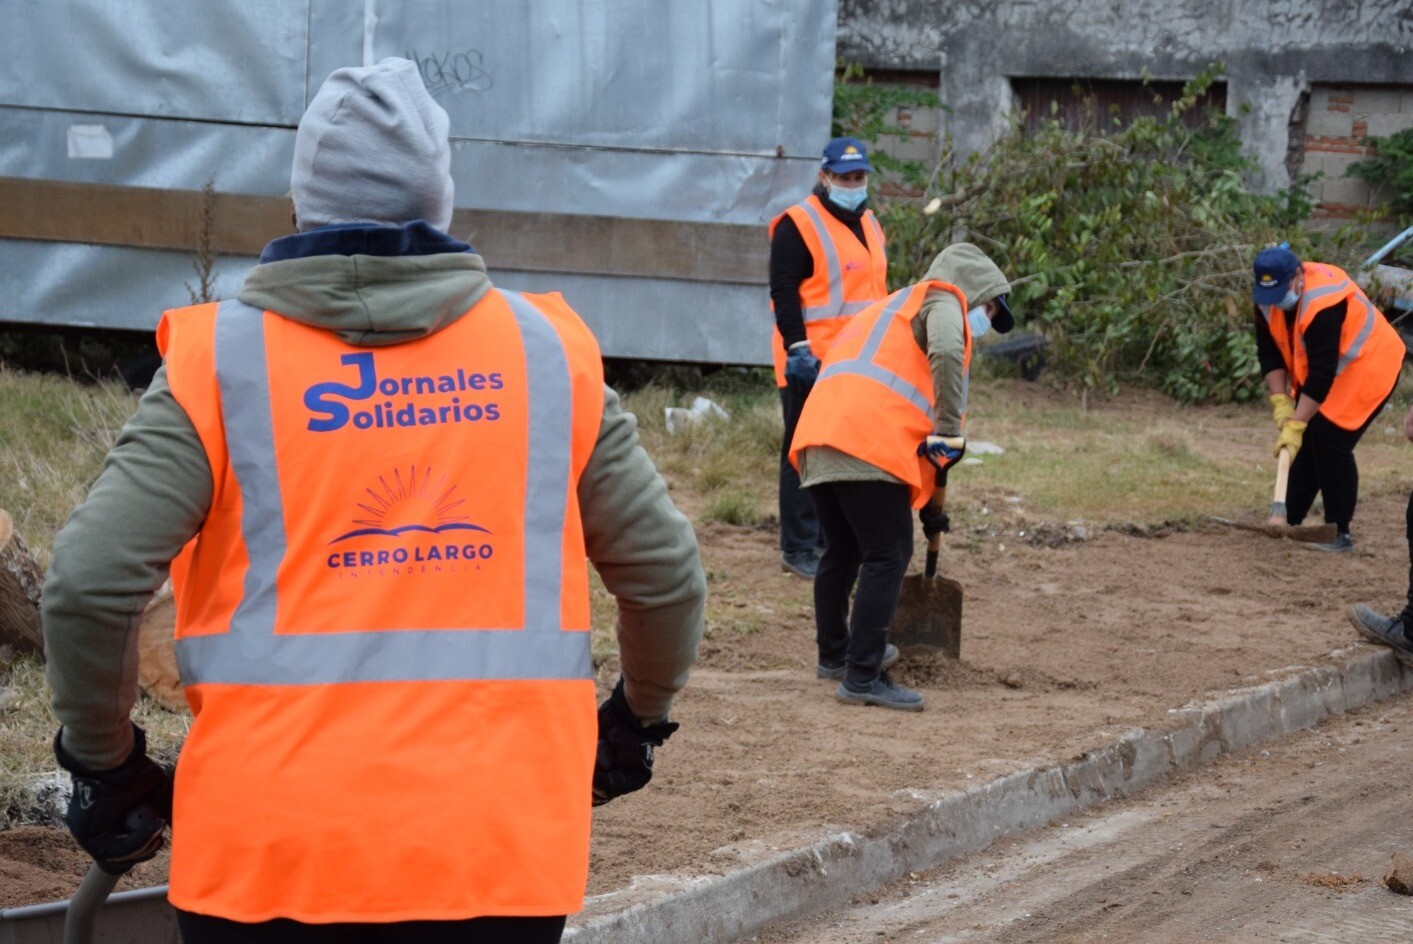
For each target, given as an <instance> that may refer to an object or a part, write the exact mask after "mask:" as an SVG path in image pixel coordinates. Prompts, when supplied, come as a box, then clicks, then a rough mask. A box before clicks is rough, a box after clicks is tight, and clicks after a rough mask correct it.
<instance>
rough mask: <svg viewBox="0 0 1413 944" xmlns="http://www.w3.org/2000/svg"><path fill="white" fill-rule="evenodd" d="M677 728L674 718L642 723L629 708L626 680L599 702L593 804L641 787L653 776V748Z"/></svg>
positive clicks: (603, 802)
mask: <svg viewBox="0 0 1413 944" xmlns="http://www.w3.org/2000/svg"><path fill="white" fill-rule="evenodd" d="M676 730H677V722H675V721H659V722H657V723H656V724H649V725H646V726H645V725H643V724H642V722H640V721H639V720H638V718H637V716H635V715H634V714H633V711H632V709H630V708H629V707H628V696H626V695H624V694H623V679H621V678H620V679H619V680H618V684H617V685H615V686H614V687H613V694H612V695H609V696H608V698H607V699H606V700H605V701H604V703H603V704H602V705H599V752H598V757H597V759H596V760H595V762H594V806H602V805H603V804H605V803H607V802H608V801H609V800H612V799H613V798H614V797H617V796H622V795H623V794H625V793H632V792H633V791H634V790H641V789H643V787H645V786H647V785H648V781H649V780H651V779H653V748H656V747H661V746H662V742H663V741H666V740H667V739H668V738H669V737H671V736H672V732H673V731H676Z"/></svg>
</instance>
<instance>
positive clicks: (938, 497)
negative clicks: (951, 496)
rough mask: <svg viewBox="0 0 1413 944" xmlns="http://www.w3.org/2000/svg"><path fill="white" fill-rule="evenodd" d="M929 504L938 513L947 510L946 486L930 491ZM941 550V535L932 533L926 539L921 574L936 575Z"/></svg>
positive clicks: (930, 576)
mask: <svg viewBox="0 0 1413 944" xmlns="http://www.w3.org/2000/svg"><path fill="white" fill-rule="evenodd" d="M928 504H929V505H931V506H933V507H934V508H936V509H937V511H938V513H939V514H940V513H941V512H943V511H946V510H947V486H945V485H942V486H939V487H938V488H936V489H935V490H934V491H933V492H932V500H931V501H929V502H928ZM941 550H942V535H941V534H940V533H939V534H934V535H933V536H932V537H930V538H928V539H927V560H926V561H925V562H924V564H923V568H922V575H923V576H924V577H927V578H929V579H930V578H932V577H936V576H937V555H938V553H939V552H940V551H941Z"/></svg>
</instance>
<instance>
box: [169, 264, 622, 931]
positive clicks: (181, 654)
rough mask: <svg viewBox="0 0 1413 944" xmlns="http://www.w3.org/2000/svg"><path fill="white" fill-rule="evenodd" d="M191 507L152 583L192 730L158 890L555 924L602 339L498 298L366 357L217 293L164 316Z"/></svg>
mask: <svg viewBox="0 0 1413 944" xmlns="http://www.w3.org/2000/svg"><path fill="white" fill-rule="evenodd" d="M158 343H159V346H160V348H161V350H162V352H163V354H164V356H165V358H166V365H167V380H168V383H169V384H170V387H171V391H172V394H173V396H174V397H175V398H176V400H177V402H178V403H179V404H180V405H181V406H182V408H183V409H184V410H185V411H186V413H187V415H188V416H190V417H191V421H192V423H193V425H194V426H195V428H196V431H197V434H198V435H199V436H200V439H201V443H202V446H203V447H204V448H205V451H206V455H207V458H208V460H209V461H210V465H211V473H212V484H213V492H212V501H211V507H210V511H209V512H208V515H207V518H206V520H205V521H204V522H203V524H202V525H201V530H200V531H199V532H198V533H197V535H196V537H195V538H193V539H192V541H191V542H190V543H189V544H188V545H187V546H186V547H185V548H184V549H183V550H182V552H181V554H180V556H179V557H178V558H177V559H176V560H175V561H174V562H173V565H172V585H173V589H174V593H175V596H176V605H177V623H176V648H177V658H178V663H179V666H180V670H181V677H182V681H183V683H184V684H185V686H186V695H187V699H188V701H189V702H190V704H191V709H192V713H193V715H194V721H193V723H192V726H191V730H190V733H189V734H188V736H187V738H186V743H185V745H184V746H183V748H182V753H181V759H180V762H179V764H178V767H177V774H176V803H175V809H174V815H173V823H172V825H173V831H172V835H173V839H172V857H171V869H170V877H171V885H170V892H169V896H170V899H171V902H172V904H173V905H175V906H176V907H178V908H182V909H186V910H189V911H194V912H198V913H201V914H209V915H216V916H219V917H223V918H227V919H231V920H235V921H244V922H258V921H265V920H268V919H272V918H277V917H285V918H292V919H295V920H298V921H304V922H312V923H329V922H345V921H351V922H393V921H409V920H457V919H466V918H472V917H479V916H484V915H504V916H537V915H562V914H572V913H574V912H576V911H578V910H579V909H580V907H581V906H582V902H583V895H584V889H585V885H586V880H587V875H588V863H589V818H590V804H591V796H590V783H591V780H592V776H593V766H594V755H595V750H596V744H597V738H598V734H597V732H598V725H597V717H596V706H595V697H594V683H593V667H592V663H591V659H590V652H589V628H590V618H589V586H588V573H587V563H586V556H585V550H584V536H583V531H582V524H581V521H580V514H579V506H578V501H577V498H576V490H577V486H578V482H579V477H580V475H581V474H582V473H583V470H584V467H585V465H586V463H587V462H588V459H589V455H590V453H591V452H592V450H593V448H594V443H595V440H596V438H597V436H598V431H599V425H600V423H601V421H602V414H603V373H602V366H601V360H600V355H599V349H598V345H597V343H596V342H595V340H594V338H593V335H592V334H591V333H590V332H589V329H588V328H587V327H585V325H584V323H583V322H582V321H581V320H580V319H579V317H578V315H576V314H575V313H574V312H573V311H572V310H571V309H570V308H569V307H568V306H567V305H566V304H565V302H564V300H563V299H562V298H561V297H560V296H559V295H521V294H516V293H512V292H505V291H497V290H492V291H490V292H489V293H487V294H486V295H485V296H484V297H483V298H482V299H481V300H480V301H479V302H477V303H476V305H475V306H474V307H473V308H472V309H471V310H470V311H469V312H468V313H467V314H466V315H465V316H463V317H462V318H460V319H459V320H457V321H455V322H454V323H452V324H451V325H449V326H447V327H446V328H444V329H442V330H441V331H438V332H437V333H436V334H434V335H431V336H429V337H426V338H422V339H419V340H415V341H409V342H407V343H404V344H398V345H394V346H390V347H379V348H358V347H353V346H351V345H349V344H345V343H344V342H342V341H340V340H339V339H338V337H337V336H336V335H335V334H333V333H331V332H328V331H323V330H319V329H316V328H312V327H309V326H306V325H302V324H299V323H297V322H294V321H290V320H288V319H286V318H283V317H281V316H279V315H277V314H275V313H273V312H261V311H259V310H257V309H255V308H252V307H250V306H248V305H245V304H242V303H240V302H237V301H226V302H222V303H220V304H219V305H217V304H208V305H199V306H196V307H193V308H185V309H178V310H175V311H170V312H167V313H166V314H165V315H164V317H163V320H162V323H161V325H160V327H159V328H158Z"/></svg>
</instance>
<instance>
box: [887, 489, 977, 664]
mask: <svg viewBox="0 0 1413 944" xmlns="http://www.w3.org/2000/svg"><path fill="white" fill-rule="evenodd" d="M931 504H932V505H933V506H934V507H935V508H936V510H937V511H938V512H941V511H942V510H943V509H944V508H945V507H946V504H947V487H946V486H945V485H944V486H942V487H941V488H938V489H937V490H936V491H935V492H933V493H932V502H931ZM941 549H942V535H941V534H934V535H933V536H932V537H930V538H928V539H927V563H926V565H925V566H924V567H923V572H922V573H921V574H913V575H912V576H910V577H904V578H903V589H902V591H901V592H900V593H899V594H898V615H897V616H896V617H894V619H893V628H892V629H891V630H890V631H889V634H888V636H889V639H891V640H892V642H893V644H894V645H895V646H897V647H898V648H899V649H907V648H908V647H910V646H921V647H926V648H928V649H940V650H942V651H943V652H945V653H947V654H948V655H949V656H951V657H952V658H954V659H955V658H959V657H960V656H961V653H962V585H961V584H959V583H957V581H955V580H949V579H947V578H946V577H939V576H937V554H938V552H939V551H940V550H941Z"/></svg>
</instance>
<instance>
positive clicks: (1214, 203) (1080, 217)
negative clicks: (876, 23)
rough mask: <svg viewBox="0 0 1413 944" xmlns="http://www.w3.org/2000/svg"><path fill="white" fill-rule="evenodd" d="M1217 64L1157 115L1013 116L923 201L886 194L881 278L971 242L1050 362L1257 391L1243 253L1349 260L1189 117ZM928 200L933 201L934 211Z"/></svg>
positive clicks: (1127, 378)
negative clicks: (995, 267)
mask: <svg viewBox="0 0 1413 944" xmlns="http://www.w3.org/2000/svg"><path fill="white" fill-rule="evenodd" d="M1220 69H1221V66H1220V65H1214V66H1212V67H1210V68H1209V69H1207V70H1206V71H1204V72H1203V73H1202V74H1201V75H1200V76H1198V77H1197V78H1196V79H1194V80H1193V81H1191V82H1189V83H1188V84H1187V86H1186V87H1185V88H1184V90H1183V95H1182V97H1181V98H1180V99H1178V100H1177V101H1174V102H1172V103H1171V105H1170V106H1169V108H1168V110H1167V112H1166V113H1165V114H1162V115H1159V116H1157V117H1153V116H1143V117H1136V118H1133V119H1132V120H1130V121H1124V120H1121V119H1119V118H1117V117H1115V116H1113V115H1108V116H1104V117H1103V118H1102V119H1101V118H1100V116H1098V115H1097V114H1094V113H1093V112H1091V114H1090V115H1089V121H1088V122H1087V126H1086V128H1085V130H1081V131H1071V130H1067V129H1066V128H1065V127H1064V126H1063V125H1062V123H1061V122H1060V121H1059V120H1057V119H1051V120H1049V121H1047V122H1046V123H1044V125H1043V126H1042V127H1041V128H1040V129H1039V130H1038V131H1033V132H1031V131H1027V130H1026V129H1025V128H1024V127H1022V125H1021V123H1020V121H1019V120H1017V121H1015V122H1014V123H1013V124H1012V127H1011V129H1010V131H1009V132H1008V133H1006V134H1005V135H1003V136H1002V138H1001V139H1000V140H999V141H998V142H997V143H996V144H995V145H994V146H993V147H992V148H991V149H990V150H989V151H987V152H985V153H981V154H977V155H974V156H973V157H972V158H970V159H969V160H967V161H965V162H963V163H960V164H956V165H953V166H944V167H939V168H938V172H937V174H936V175H935V184H934V186H933V187H932V188H930V190H929V192H928V194H926V195H925V196H924V197H923V198H921V199H894V200H889V199H887V198H884V197H880V198H879V199H878V200H877V201H876V202H875V210H876V211H877V212H878V214H879V216H880V218H881V219H882V221H883V225H884V228H885V230H886V231H887V233H888V255H889V284H890V285H892V286H894V287H898V286H902V285H906V284H908V283H910V282H914V281H916V280H918V279H919V278H921V277H922V275H923V274H924V273H925V272H926V270H927V267H928V265H929V264H930V263H931V261H932V259H933V257H934V256H935V255H936V254H937V252H938V250H939V249H941V248H942V247H944V246H946V245H948V244H949V243H951V242H954V241H959V240H967V241H971V242H975V243H977V244H978V245H980V246H982V248H984V249H985V250H986V251H987V252H988V253H989V254H990V255H991V256H992V257H993V258H994V259H995V260H996V261H997V262H998V264H1000V266H1001V267H1002V269H1004V270H1005V271H1006V273H1007V274H1008V275H1009V276H1010V277H1011V280H1012V284H1013V291H1012V294H1011V305H1012V307H1013V308H1014V309H1015V310H1016V312H1017V315H1018V316H1019V318H1020V323H1021V325H1022V327H1023V328H1025V329H1028V330H1034V331H1039V332H1040V333H1043V334H1045V335H1046V336H1048V337H1049V338H1050V340H1051V342H1052V347H1051V352H1050V355H1049V362H1050V363H1051V364H1053V365H1055V366H1056V367H1057V368H1058V369H1059V370H1060V371H1061V372H1063V373H1064V375H1065V376H1066V377H1068V378H1069V379H1071V380H1072V381H1073V382H1074V383H1076V384H1078V385H1079V386H1080V387H1081V388H1083V389H1086V390H1088V389H1095V390H1101V391H1106V392H1113V391H1116V390H1117V389H1118V387H1119V386H1120V384H1121V383H1130V382H1137V383H1144V384H1147V385H1150V386H1156V387H1158V388H1160V389H1162V390H1163V391H1165V392H1166V393H1168V394H1170V395H1172V396H1174V397H1177V398H1178V399H1180V400H1184V401H1210V402H1228V401H1233V400H1248V399H1254V398H1259V397H1260V396H1261V395H1262V391H1263V386H1262V384H1261V382H1260V377H1259V376H1258V374H1259V368H1258V366H1257V360H1256V350H1255V342H1254V340H1253V337H1252V331H1251V259H1252V256H1253V255H1254V254H1255V253H1256V251H1257V250H1258V249H1260V247H1261V246H1263V245H1265V244H1266V243H1268V242H1276V241H1288V242H1290V244H1291V246H1292V248H1294V249H1295V251H1296V252H1297V253H1300V254H1302V255H1304V256H1305V257H1307V258H1320V259H1322V261H1328V262H1332V263H1334V264H1336V265H1345V266H1348V265H1349V264H1350V263H1351V262H1352V261H1353V257H1350V258H1343V257H1341V256H1340V254H1339V253H1340V252H1342V251H1344V250H1343V249H1342V247H1343V245H1344V243H1345V242H1346V241H1347V240H1348V233H1343V234H1340V235H1339V236H1338V237H1335V238H1333V239H1331V238H1327V237H1320V236H1319V235H1318V234H1314V233H1307V232H1305V231H1304V230H1303V229H1302V228H1301V226H1300V224H1301V223H1302V222H1303V221H1304V220H1305V219H1307V218H1308V217H1309V216H1310V213H1311V210H1312V205H1311V203H1310V201H1309V198H1308V196H1307V195H1306V194H1305V192H1304V190H1303V189H1302V188H1301V187H1299V186H1297V187H1295V188H1293V189H1291V190H1288V191H1283V192H1281V193H1278V194H1275V195H1262V194H1256V193H1254V192H1252V191H1251V190H1249V189H1248V188H1247V186H1246V185H1245V183H1244V177H1245V175H1246V174H1247V173H1248V172H1249V171H1251V170H1252V169H1253V168H1254V164H1253V163H1252V162H1251V161H1250V160H1249V159H1248V158H1246V157H1245V156H1243V154H1242V151H1241V145H1240V141H1239V139H1238V138H1237V136H1236V131H1235V127H1234V126H1235V121H1234V119H1232V118H1230V117H1228V116H1226V115H1224V114H1221V113H1220V112H1216V111H1209V113H1207V114H1204V115H1201V116H1200V122H1192V121H1191V119H1192V117H1193V112H1194V109H1196V108H1197V103H1198V101H1199V100H1200V99H1201V97H1202V95H1203V93H1204V92H1205V91H1206V89H1207V88H1208V87H1209V86H1210V85H1211V83H1212V82H1213V81H1214V79H1215V78H1216V77H1217V76H1218V75H1219V74H1220ZM845 87H846V86H844V85H841V86H840V87H839V88H845ZM1190 124H1198V126H1197V127H1192V126H1190ZM934 196H935V197H936V200H937V202H938V204H939V206H940V211H939V212H935V213H933V214H928V213H927V212H926V208H927V205H928V203H929V200H930V198H933V197H934ZM1321 239H1323V240H1324V242H1323V243H1320V242H1318V241H1319V240H1321Z"/></svg>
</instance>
